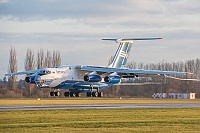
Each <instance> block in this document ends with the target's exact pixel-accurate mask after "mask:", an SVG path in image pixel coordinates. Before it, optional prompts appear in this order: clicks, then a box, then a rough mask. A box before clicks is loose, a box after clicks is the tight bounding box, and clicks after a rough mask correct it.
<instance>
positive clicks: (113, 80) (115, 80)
mask: <svg viewBox="0 0 200 133" xmlns="http://www.w3.org/2000/svg"><path fill="white" fill-rule="evenodd" d="M104 81H105V82H106V83H119V82H120V81H121V78H120V76H118V75H108V76H106V77H105V78H104Z"/></svg>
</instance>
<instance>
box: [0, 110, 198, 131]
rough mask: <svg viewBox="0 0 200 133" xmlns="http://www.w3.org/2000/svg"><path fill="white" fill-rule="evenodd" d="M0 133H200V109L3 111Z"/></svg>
mask: <svg viewBox="0 0 200 133" xmlns="http://www.w3.org/2000/svg"><path fill="white" fill-rule="evenodd" d="M0 116H1V118H0V132H2V133H7V132H11V133H13V132H20V133H21V132H23V133H25V132H42V133H43V132H45V133H46V132H50V133H51V132H58V133H62V132H63V133H64V132H65V133H66V132H72V133H73V132H74V133H75V132H76V133H77V132H78V133H79V132H80V133H86V132H120V133H121V132H200V108H158V109H154V108H153V109H146V108H145V109H72V110H33V111H0Z"/></svg>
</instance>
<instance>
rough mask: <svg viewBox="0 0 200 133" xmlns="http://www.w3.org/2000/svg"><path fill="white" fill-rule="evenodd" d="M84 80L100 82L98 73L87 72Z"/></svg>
mask: <svg viewBox="0 0 200 133" xmlns="http://www.w3.org/2000/svg"><path fill="white" fill-rule="evenodd" d="M84 81H87V82H100V81H101V77H100V76H99V75H96V74H88V75H85V76H84Z"/></svg>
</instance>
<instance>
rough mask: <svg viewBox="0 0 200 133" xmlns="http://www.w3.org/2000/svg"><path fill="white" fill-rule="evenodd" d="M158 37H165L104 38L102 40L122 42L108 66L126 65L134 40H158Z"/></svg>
mask: <svg viewBox="0 0 200 133" xmlns="http://www.w3.org/2000/svg"><path fill="white" fill-rule="evenodd" d="M157 39H163V38H126V39H123V38H121V39H102V40H107V41H115V42H116V43H120V44H119V47H118V49H117V51H116V53H115V56H114V57H113V59H112V62H111V64H110V65H109V66H108V67H114V68H121V67H125V66H126V63H127V59H128V56H129V52H130V50H131V46H132V44H133V41H134V40H157Z"/></svg>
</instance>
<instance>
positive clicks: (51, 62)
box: [0, 47, 61, 98]
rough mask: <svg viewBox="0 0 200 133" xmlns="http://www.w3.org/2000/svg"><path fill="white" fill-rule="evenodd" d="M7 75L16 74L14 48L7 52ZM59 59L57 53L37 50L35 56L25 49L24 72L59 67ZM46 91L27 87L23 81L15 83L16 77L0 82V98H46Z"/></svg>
mask: <svg viewBox="0 0 200 133" xmlns="http://www.w3.org/2000/svg"><path fill="white" fill-rule="evenodd" d="M9 54H10V56H9V63H8V73H13V72H17V71H18V68H17V53H16V50H15V47H11V48H10V51H9ZM60 64H61V57H60V52H59V51H53V53H51V52H50V51H49V50H47V51H44V50H43V49H39V50H38V52H37V54H36V56H35V54H34V52H33V51H32V50H31V49H27V51H26V55H25V61H24V69H25V70H34V69H40V68H46V67H54V66H59V65H60ZM48 95H49V91H48V89H46V90H45V89H44V90H43V89H40V88H38V87H36V86H35V85H32V84H31V85H29V84H26V83H25V82H24V80H20V81H17V76H10V77H9V78H8V79H6V77H4V78H3V80H1V81H0V97H1V98H2V97H38V96H40V97H48Z"/></svg>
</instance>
